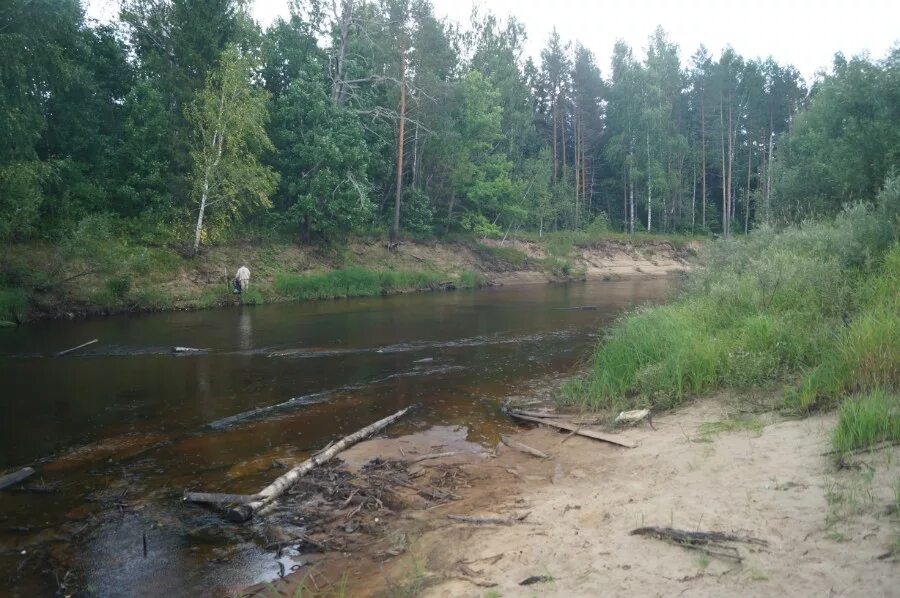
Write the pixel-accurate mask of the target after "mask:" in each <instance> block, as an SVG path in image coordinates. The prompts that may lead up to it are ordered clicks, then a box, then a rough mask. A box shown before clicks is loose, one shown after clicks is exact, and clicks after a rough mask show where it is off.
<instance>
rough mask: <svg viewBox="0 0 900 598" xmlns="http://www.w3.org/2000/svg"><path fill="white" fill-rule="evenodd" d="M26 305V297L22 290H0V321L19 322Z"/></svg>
mask: <svg viewBox="0 0 900 598" xmlns="http://www.w3.org/2000/svg"><path fill="white" fill-rule="evenodd" d="M27 305H28V296H27V295H26V294H25V291H24V290H23V289H4V288H0V321H4V322H16V323H19V322H21V321H22V319H23V318H24V316H25V308H26V307H27Z"/></svg>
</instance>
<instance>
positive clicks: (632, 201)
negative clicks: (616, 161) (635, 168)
mask: <svg viewBox="0 0 900 598" xmlns="http://www.w3.org/2000/svg"><path fill="white" fill-rule="evenodd" d="M630 182H631V226H630V227H629V229H628V232H629V233H631V234H632V235H633V234H634V179H631V181H630Z"/></svg>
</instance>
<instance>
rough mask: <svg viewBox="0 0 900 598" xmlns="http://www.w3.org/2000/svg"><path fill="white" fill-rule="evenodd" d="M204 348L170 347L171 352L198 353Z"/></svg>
mask: <svg viewBox="0 0 900 598" xmlns="http://www.w3.org/2000/svg"><path fill="white" fill-rule="evenodd" d="M202 351H206V349H195V348H194V347H172V353H200V352H202Z"/></svg>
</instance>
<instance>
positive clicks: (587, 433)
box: [509, 411, 637, 448]
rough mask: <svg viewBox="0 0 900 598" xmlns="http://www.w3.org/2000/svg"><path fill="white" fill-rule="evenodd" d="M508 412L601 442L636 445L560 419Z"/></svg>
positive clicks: (519, 417) (516, 416)
mask: <svg viewBox="0 0 900 598" xmlns="http://www.w3.org/2000/svg"><path fill="white" fill-rule="evenodd" d="M509 414H510V415H511V416H512V417H515V418H517V419H522V420H525V421H530V422H534V423H536V424H544V425H545V426H550V427H553V428H559V429H560V430H567V431H569V432H573V433H575V434H578V435H579V436H584V437H585V438H592V439H594V440H600V441H601V442H608V443H610V444H615V445H616V446H623V447H625V448H635V447H636V446H637V445H636V444H634V443H633V442H631V441H629V440H625V439H623V438H616V437H615V436H611V435H609V434H604V433H602V432H596V431H594V430H584V429H582V428H579V427H578V426H576V425H575V424H570V423H567V422H562V421H554V420H551V419H546V418H543V417H532V416H530V415H525V414H524V413H522V412H520V411H509Z"/></svg>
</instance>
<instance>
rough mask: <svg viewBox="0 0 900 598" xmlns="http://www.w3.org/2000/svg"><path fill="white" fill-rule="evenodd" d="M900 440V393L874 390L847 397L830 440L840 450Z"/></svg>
mask: <svg viewBox="0 0 900 598" xmlns="http://www.w3.org/2000/svg"><path fill="white" fill-rule="evenodd" d="M884 441H888V442H900V395H898V394H891V393H887V392H884V391H880V390H878V391H874V392H871V393H868V394H865V395H859V396H855V397H851V398H849V399H847V400H845V401H844V402H843V403H842V404H841V407H840V409H839V410H838V423H837V427H835V429H834V431H833V432H832V434H831V443H832V446H833V447H834V450H835V451H837V452H838V453H846V452H849V451H852V450H856V449H865V448H870V447H872V446H874V445H876V444H878V443H879V442H884Z"/></svg>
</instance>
